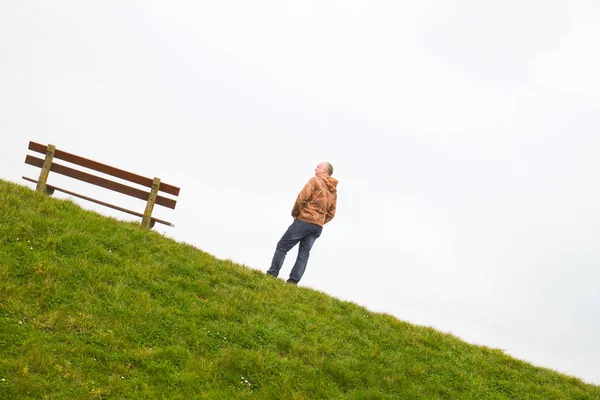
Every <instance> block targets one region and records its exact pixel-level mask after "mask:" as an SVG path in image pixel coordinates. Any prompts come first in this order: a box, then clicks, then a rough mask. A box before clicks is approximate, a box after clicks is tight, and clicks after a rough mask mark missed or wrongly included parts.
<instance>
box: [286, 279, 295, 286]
mask: <svg viewBox="0 0 600 400" xmlns="http://www.w3.org/2000/svg"><path fill="white" fill-rule="evenodd" d="M287 283H289V284H292V285H296V286H298V282H294V281H293V280H291V279H288V280H287Z"/></svg>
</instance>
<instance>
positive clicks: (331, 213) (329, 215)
mask: <svg viewBox="0 0 600 400" xmlns="http://www.w3.org/2000/svg"><path fill="white" fill-rule="evenodd" d="M336 208H337V193H334V195H333V201H332V202H331V204H330V205H329V209H328V210H327V213H326V214H325V223H328V222H329V221H331V220H332V219H333V217H335V210H336Z"/></svg>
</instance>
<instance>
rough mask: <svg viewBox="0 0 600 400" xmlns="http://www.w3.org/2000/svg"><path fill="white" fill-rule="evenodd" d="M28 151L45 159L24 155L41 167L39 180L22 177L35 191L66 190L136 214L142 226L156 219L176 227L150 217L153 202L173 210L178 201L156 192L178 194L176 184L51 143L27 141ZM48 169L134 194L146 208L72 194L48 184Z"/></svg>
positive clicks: (31, 162) (151, 224) (152, 222)
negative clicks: (126, 182)
mask: <svg viewBox="0 0 600 400" xmlns="http://www.w3.org/2000/svg"><path fill="white" fill-rule="evenodd" d="M29 150H31V151H34V152H37V153H41V154H45V155H46V158H45V159H41V158H38V157H34V156H31V155H27V157H26V158H25V163H26V164H29V165H33V166H35V167H39V168H41V169H42V171H41V172H40V177H39V178H38V180H35V179H31V178H27V177H25V176H24V177H23V179H25V180H26V181H29V182H33V183H35V184H37V186H36V190H37V191H38V192H42V193H47V194H50V195H51V194H52V193H54V191H55V190H57V191H59V192H62V193H66V194H68V195H71V196H75V197H79V198H80V199H84V200H87V201H91V202H93V203H96V204H100V205H103V206H105V207H110V208H113V209H115V210H119V211H122V212H126V213H128V214H131V215H135V216H137V217H140V218H142V226H144V227H145V228H148V229H150V228H152V227H153V226H154V224H155V223H156V222H158V223H159V224H164V225H168V226H175V225H173V224H172V223H170V222H167V221H163V220H161V219H158V218H153V217H152V210H153V209H154V205H155V204H158V205H161V206H163V207H167V208H171V209H175V205H176V204H177V201H176V200H174V199H171V198H168V197H163V196H160V195H159V194H158V192H159V191H161V192H165V193H168V194H170V195H173V196H179V188H178V187H176V186H173V185H169V184H167V183H163V182H161V181H160V179H159V178H154V179H150V178H146V177H144V176H140V175H137V174H133V173H131V172H127V171H123V170H121V169H118V168H114V167H111V166H109V165H106V164H101V163H99V162H96V161H92V160H88V159H87V158H83V157H79V156H76V155H74V154H70V153H67V152H65V151H62V150H58V149H56V147H55V146H54V145H51V144H50V145H48V146H46V145H43V144H39V143H35V142H29ZM55 158H56V159H60V160H63V161H66V162H69V163H71V164H75V165H78V166H81V167H85V168H88V169H91V170H94V171H98V172H102V173H104V174H107V175H111V176H114V177H116V178H120V179H123V180H126V181H129V182H133V183H136V184H138V185H141V186H145V187H148V188H150V191H149V192H146V191H144V190H140V189H137V188H134V187H131V186H127V185H123V184H121V183H118V182H115V181H112V180H109V179H105V178H101V177H99V176H96V175H92V174H89V173H87V172H83V171H79V170H77V169H73V168H70V167H67V166H65V165H61V164H57V163H55V162H54V159H55ZM50 171H52V172H54V173H57V174H61V175H65V176H68V177H71V178H74V179H78V180H80V181H83V182H87V183H91V184H93V185H96V186H100V187H103V188H105V189H109V190H113V191H115V192H119V193H123V194H126V195H128V196H132V197H135V198H138V199H141V200H145V201H146V209H145V211H144V213H143V214H142V213H138V212H135V211H131V210H127V209H125V208H122V207H118V206H115V205H113V204H109V203H106V202H103V201H100V200H96V199H93V198H91V197H88V196H84V195H81V194H78V193H74V192H72V191H69V190H66V189H62V188H59V187H56V186H53V185H49V184H48V183H47V180H48V175H49V174H50Z"/></svg>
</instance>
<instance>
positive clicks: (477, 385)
mask: <svg viewBox="0 0 600 400" xmlns="http://www.w3.org/2000/svg"><path fill="white" fill-rule="evenodd" d="M0 238H1V242H0V379H1V380H0V398H2V399H80V398H81V399H100V398H102V399H109V398H110V399H128V398H130V399H139V398H142V399H159V398H173V399H219V400H221V399H285V400H290V399H543V400H547V399H600V387H597V386H592V385H588V384H585V383H583V382H581V381H580V380H578V379H576V378H572V377H568V376H564V375H561V374H558V373H556V372H553V371H550V370H546V369H542V368H537V367H534V366H531V365H530V364H527V363H524V362H522V361H519V360H516V359H514V358H511V357H508V356H507V355H505V354H503V353H502V351H500V350H495V349H490V348H486V347H480V346H474V345H470V344H467V343H465V342H463V341H461V340H459V339H457V338H456V337H453V336H451V335H447V334H442V333H440V332H437V331H435V330H434V329H431V328H426V327H419V326H414V325H410V324H408V323H404V322H401V321H399V320H397V319H396V318H394V317H392V316H389V315H382V314H376V313H372V312H370V311H368V310H366V309H365V308H363V307H359V306H357V305H355V304H352V303H349V302H343V301H339V300H337V299H334V298H332V297H330V296H327V295H325V294H323V293H320V292H317V291H314V290H310V289H306V288H301V287H294V286H290V285H285V284H284V283H283V281H281V280H276V279H272V278H269V277H266V276H264V275H263V273H261V272H258V271H254V270H251V269H249V268H246V267H243V266H240V265H236V264H233V263H232V262H230V261H227V260H218V259H215V258H214V257H212V256H211V255H209V254H207V253H204V252H202V251H200V250H198V249H197V248H194V247H192V246H189V245H186V244H182V243H177V242H175V241H172V240H170V239H167V238H165V237H162V236H161V235H159V234H157V233H156V232H149V231H145V230H142V229H141V228H140V227H139V226H137V225H136V224H132V223H124V222H119V221H116V220H113V219H109V218H105V217H102V216H100V215H98V214H96V213H93V212H89V211H85V210H83V209H81V208H80V207H79V206H77V205H75V204H74V203H72V202H70V201H61V200H56V199H52V198H49V197H47V196H44V195H40V194H38V193H35V192H33V191H31V190H30V189H28V188H25V187H21V186H18V185H15V184H12V183H8V182H5V181H0Z"/></svg>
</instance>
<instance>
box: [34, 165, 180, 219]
mask: <svg viewBox="0 0 600 400" xmlns="http://www.w3.org/2000/svg"><path fill="white" fill-rule="evenodd" d="M23 179H25V180H26V181H29V182H33V183H37V181H36V180H35V179H31V178H28V177H26V176H24V177H23ZM46 187H48V188H50V189H53V190H56V191H59V192H63V193H66V194H68V195H71V196H75V197H79V198H80V199H83V200H87V201H90V202H92V203H96V204H100V205H102V206H105V207H109V208H112V209H115V210H118V211H122V212H124V213H127V214H131V215H135V216H136V217H140V218H142V217H143V216H144V215H143V214H141V213H139V212H135V211H131V210H128V209H126V208H123V207H118V206H115V205H112V204H109V203H106V202H104V201H100V200H96V199H93V198H91V197H87V196H84V195H81V194H79V193H75V192H71V191H70V190H66V189H61V188H59V187H57V186H54V185H48V184H47V185H46ZM152 220H153V221H155V222H158V223H160V224H163V225H168V226H175V225H173V224H172V223H170V222H168V221H163V220H162V219H158V218H152Z"/></svg>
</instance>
